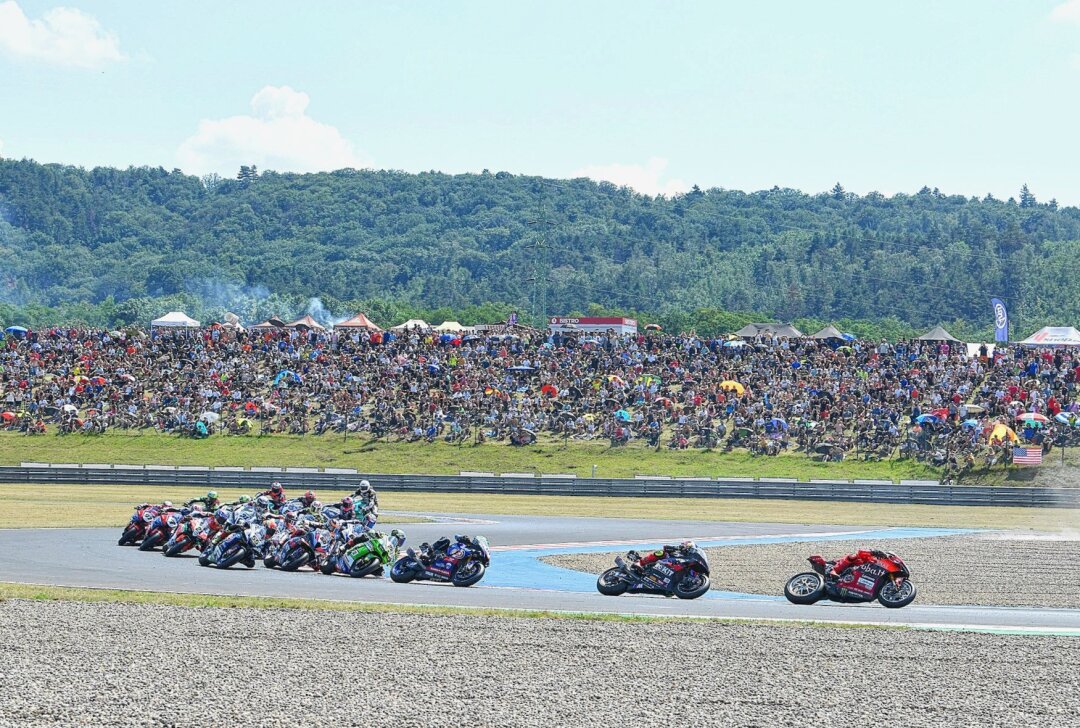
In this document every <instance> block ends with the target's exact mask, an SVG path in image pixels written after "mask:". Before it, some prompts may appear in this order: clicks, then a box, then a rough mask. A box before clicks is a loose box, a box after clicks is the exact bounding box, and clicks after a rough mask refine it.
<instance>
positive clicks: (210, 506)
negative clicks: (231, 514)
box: [184, 490, 221, 511]
mask: <svg viewBox="0 0 1080 728" xmlns="http://www.w3.org/2000/svg"><path fill="white" fill-rule="evenodd" d="M196 503H201V504H202V506H203V508H204V509H205V510H208V511H216V510H217V509H218V506H220V505H221V501H219V500H218V494H217V491H216V490H208V491H206V495H204V496H202V497H201V498H192V499H191V500H189V501H188V502H187V503H185V504H184V507H185V508H191V507H192V506H194V505H195V504H196Z"/></svg>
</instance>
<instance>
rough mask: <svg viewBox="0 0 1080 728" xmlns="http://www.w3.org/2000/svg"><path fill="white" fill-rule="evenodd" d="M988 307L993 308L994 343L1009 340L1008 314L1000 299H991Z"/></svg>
mask: <svg viewBox="0 0 1080 728" xmlns="http://www.w3.org/2000/svg"><path fill="white" fill-rule="evenodd" d="M990 305H991V306H993V307H994V341H996V342H998V343H1004V342H1007V341H1008V340H1009V313H1008V311H1006V310H1005V304H1004V303H1002V302H1001V299H1000V298H991V299H990Z"/></svg>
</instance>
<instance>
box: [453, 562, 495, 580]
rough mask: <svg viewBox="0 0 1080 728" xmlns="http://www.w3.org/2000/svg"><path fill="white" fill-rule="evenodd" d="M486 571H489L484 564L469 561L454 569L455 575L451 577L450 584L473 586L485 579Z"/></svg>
mask: <svg viewBox="0 0 1080 728" xmlns="http://www.w3.org/2000/svg"><path fill="white" fill-rule="evenodd" d="M463 571H464V572H465V575H464V576H462V572H463ZM485 571H487V567H486V566H484V564H483V563H481V562H479V561H476V560H474V559H469V560H468V561H466V562H465V563H464V564H461V565H460V566H458V567H457V568H456V569H454V573H453V575H452V576H451V577H450V583H451V584H453V585H454V586H472V585H473V584H475V583H476V582H478V581H480V580H481V579H483V578H484V572H485Z"/></svg>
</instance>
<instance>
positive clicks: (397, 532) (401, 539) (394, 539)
mask: <svg viewBox="0 0 1080 728" xmlns="http://www.w3.org/2000/svg"><path fill="white" fill-rule="evenodd" d="M390 543H392V544H394V546H395V547H396V548H401V547H402V546H404V545H405V532H404V531H402V530H401V529H400V528H395V529H394V530H393V531H391V532H390Z"/></svg>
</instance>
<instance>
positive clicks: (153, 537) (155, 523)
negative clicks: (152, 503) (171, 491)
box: [139, 509, 184, 551]
mask: <svg viewBox="0 0 1080 728" xmlns="http://www.w3.org/2000/svg"><path fill="white" fill-rule="evenodd" d="M183 517H184V513H183V511H180V510H174V509H170V510H164V511H158V514H157V515H156V516H154V520H152V521H150V524H149V525H148V526H147V527H146V533H145V534H143V540H142V543H141V544H139V551H153V550H154V549H155V548H157V547H158V546H160V545H162V544H164V543H165V542H166V541H168V540H169V537H170V536H171V535H172V532H173V531H175V530H176V527H177V525H179V523H180V519H182V518H183Z"/></svg>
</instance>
